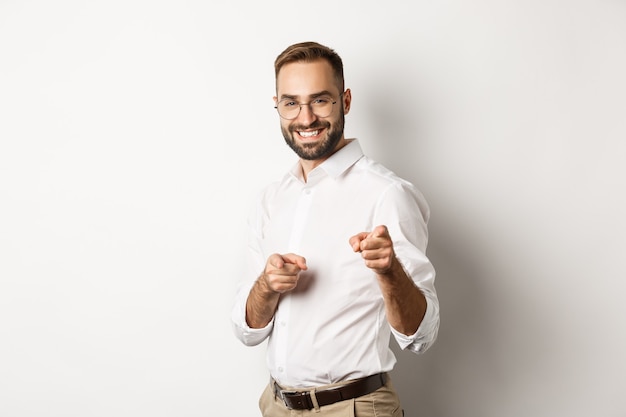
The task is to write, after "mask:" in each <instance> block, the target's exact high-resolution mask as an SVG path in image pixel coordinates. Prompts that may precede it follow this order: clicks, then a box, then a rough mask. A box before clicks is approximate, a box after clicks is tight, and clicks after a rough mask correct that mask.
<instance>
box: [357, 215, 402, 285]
mask: <svg viewBox="0 0 626 417" xmlns="http://www.w3.org/2000/svg"><path fill="white" fill-rule="evenodd" d="M350 246H352V250H353V251H355V252H360V253H361V257H362V258H363V260H364V261H365V266H367V267H368V268H370V269H372V270H373V271H374V272H376V273H377V274H379V275H383V274H386V273H387V272H389V270H390V268H391V265H392V263H393V260H394V259H395V254H394V251H393V242H392V240H391V237H390V236H389V231H388V230H387V227H386V226H384V225H380V226H377V227H375V228H374V230H372V231H371V232H361V233H358V234H356V235H354V236H352V237H351V238H350Z"/></svg>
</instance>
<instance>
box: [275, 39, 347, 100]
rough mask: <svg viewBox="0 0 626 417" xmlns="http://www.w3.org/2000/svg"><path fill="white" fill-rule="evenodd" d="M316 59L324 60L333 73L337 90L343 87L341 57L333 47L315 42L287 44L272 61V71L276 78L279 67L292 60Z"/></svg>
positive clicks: (306, 60)
mask: <svg viewBox="0 0 626 417" xmlns="http://www.w3.org/2000/svg"><path fill="white" fill-rule="evenodd" d="M317 60H326V61H327V62H328V63H329V64H330V66H331V67H332V69H333V72H334V73H335V80H336V82H337V85H338V87H339V91H340V92H341V91H343V89H344V79H343V62H342V61H341V57H340V56H339V54H337V52H335V51H334V50H333V49H331V48H329V47H327V46H324V45H321V44H319V43H317V42H301V43H296V44H293V45H291V46H288V47H287V49H285V50H284V51H283V52H282V53H281V54H280V55H278V57H276V60H275V61H274V71H275V75H276V79H278V73H279V72H280V69H281V68H282V67H283V66H284V65H286V64H290V63H293V62H313V61H317Z"/></svg>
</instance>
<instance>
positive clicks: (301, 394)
mask: <svg viewBox="0 0 626 417" xmlns="http://www.w3.org/2000/svg"><path fill="white" fill-rule="evenodd" d="M280 398H281V399H282V400H283V403H285V407H287V408H289V409H290V410H310V409H312V408H313V401H311V395H310V394H309V393H308V392H307V391H289V390H280Z"/></svg>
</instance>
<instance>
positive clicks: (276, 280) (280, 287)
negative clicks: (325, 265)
mask: <svg viewBox="0 0 626 417" xmlns="http://www.w3.org/2000/svg"><path fill="white" fill-rule="evenodd" d="M306 269H307V266H306V259H304V258H303V257H302V256H299V255H295V254H293V253H287V254H283V255H280V254H277V253H275V254H273V255H271V256H270V257H269V258H268V259H267V263H266V264H265V270H264V271H263V278H264V279H265V283H266V284H267V286H268V287H269V289H270V290H271V291H273V292H276V293H281V294H282V293H284V292H287V291H291V290H293V289H294V288H296V285H298V278H299V274H300V272H301V271H306Z"/></svg>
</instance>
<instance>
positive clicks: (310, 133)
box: [298, 130, 318, 138]
mask: <svg viewBox="0 0 626 417" xmlns="http://www.w3.org/2000/svg"><path fill="white" fill-rule="evenodd" d="M317 133H318V131H317V130H313V131H312V132H298V134H299V135H300V136H302V137H303V138H310V137H312V136H315V135H317Z"/></svg>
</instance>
